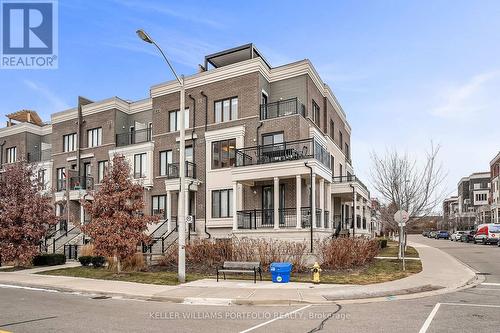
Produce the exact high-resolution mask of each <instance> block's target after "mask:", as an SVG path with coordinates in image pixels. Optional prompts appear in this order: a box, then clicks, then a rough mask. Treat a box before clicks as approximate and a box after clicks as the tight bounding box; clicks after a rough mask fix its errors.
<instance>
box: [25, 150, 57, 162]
mask: <svg viewBox="0 0 500 333" xmlns="http://www.w3.org/2000/svg"><path fill="white" fill-rule="evenodd" d="M51 158H52V149H44V150H40V151H37V152H34V153H28V154H27V156H26V159H27V160H28V162H29V163H34V162H43V161H50V159H51Z"/></svg>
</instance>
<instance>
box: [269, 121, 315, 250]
mask: <svg viewBox="0 0 500 333" xmlns="http://www.w3.org/2000/svg"><path fill="white" fill-rule="evenodd" d="M261 124H262V123H261ZM304 165H305V166H306V167H307V168H309V171H310V174H311V189H310V190H309V207H310V208H311V220H310V221H311V253H313V252H314V246H313V223H312V214H316V209H314V211H313V207H312V196H313V193H312V181H313V169H312V168H311V167H310V166H309V165H307V162H304Z"/></svg>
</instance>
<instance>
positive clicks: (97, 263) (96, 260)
mask: <svg viewBox="0 0 500 333" xmlns="http://www.w3.org/2000/svg"><path fill="white" fill-rule="evenodd" d="M91 261H92V266H93V267H94V268H99V267H102V266H104V263H105V262H106V258H104V257H103V256H94V257H92V260H91Z"/></svg>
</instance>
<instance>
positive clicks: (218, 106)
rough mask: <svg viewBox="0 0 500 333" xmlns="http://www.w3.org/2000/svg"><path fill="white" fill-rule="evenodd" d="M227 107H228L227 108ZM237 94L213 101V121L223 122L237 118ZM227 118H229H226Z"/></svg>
mask: <svg viewBox="0 0 500 333" xmlns="http://www.w3.org/2000/svg"><path fill="white" fill-rule="evenodd" d="M227 108H229V109H227ZM238 109H239V100H238V96H235V97H230V98H225V99H220V100H217V101H215V102H214V122H215V123H225V122H227V121H232V120H236V119H238ZM227 118H229V119H227Z"/></svg>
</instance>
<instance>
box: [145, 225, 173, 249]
mask: <svg viewBox="0 0 500 333" xmlns="http://www.w3.org/2000/svg"><path fill="white" fill-rule="evenodd" d="M171 219H172V222H174V221H175V228H173V229H172V230H170V231H168V229H167V231H165V232H164V233H163V234H162V235H161V236H159V237H153V238H152V239H151V242H150V243H149V244H147V245H146V244H142V252H143V253H147V252H149V253H152V249H153V246H154V245H155V244H156V243H158V242H161V252H162V253H165V251H166V249H165V241H166V240H167V239H168V237H169V236H170V235H172V234H173V233H174V232H177V231H178V224H177V217H176V216H172V217H171ZM165 222H166V223H169V221H168V220H167V221H165ZM174 241H175V240H174ZM167 248H168V247H167Z"/></svg>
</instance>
